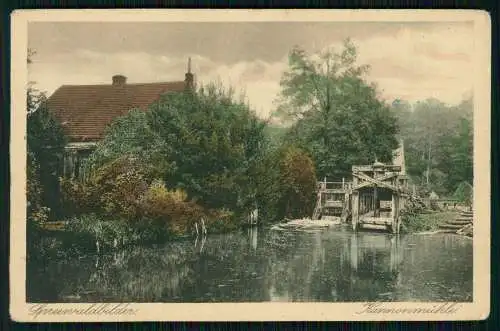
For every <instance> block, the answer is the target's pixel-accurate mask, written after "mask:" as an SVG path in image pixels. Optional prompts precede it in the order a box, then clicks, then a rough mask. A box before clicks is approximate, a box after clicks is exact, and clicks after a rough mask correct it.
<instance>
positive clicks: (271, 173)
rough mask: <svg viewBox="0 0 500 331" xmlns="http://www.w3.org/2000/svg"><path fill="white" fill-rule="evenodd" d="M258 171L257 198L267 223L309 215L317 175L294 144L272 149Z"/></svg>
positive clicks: (309, 162) (310, 160) (312, 166)
mask: <svg viewBox="0 0 500 331" xmlns="http://www.w3.org/2000/svg"><path fill="white" fill-rule="evenodd" d="M259 164H260V166H259V169H258V171H257V175H256V181H257V196H256V198H257V201H258V205H259V207H261V208H260V209H261V211H260V213H261V215H262V216H263V219H265V220H267V221H268V222H274V221H281V220H283V218H285V217H288V218H299V217H305V216H310V215H311V214H312V208H313V207H314V198H315V195H314V192H315V190H316V175H315V168H314V164H313V161H312V159H311V158H310V157H309V156H308V155H307V153H306V152H305V151H303V150H301V149H299V148H297V147H294V146H282V147H280V148H279V149H271V150H269V151H268V153H267V154H266V155H265V156H264V157H263V158H262V159H261V161H260V163H259Z"/></svg>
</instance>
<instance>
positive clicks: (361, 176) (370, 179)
mask: <svg viewBox="0 0 500 331" xmlns="http://www.w3.org/2000/svg"><path fill="white" fill-rule="evenodd" d="M353 175H354V177H357V178H359V179H362V180H365V181H367V182H370V183H372V184H376V185H378V186H381V187H384V188H387V189H390V190H393V191H399V189H398V188H397V187H395V186H393V185H390V184H387V183H384V182H381V181H379V180H377V179H373V178H371V177H370V176H367V175H364V174H360V173H353ZM362 184H363V183H362ZM359 185H361V184H359ZM359 185H356V186H354V187H353V188H352V189H353V190H357V189H358V186H359Z"/></svg>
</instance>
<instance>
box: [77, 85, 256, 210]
mask: <svg viewBox="0 0 500 331" xmlns="http://www.w3.org/2000/svg"><path fill="white" fill-rule="evenodd" d="M264 127H265V123H264V122H262V121H260V120H259V119H258V118H257V117H256V115H255V114H254V113H253V112H252V111H251V110H250V109H249V108H248V106H247V105H245V104H244V103H243V102H237V101H234V98H233V94H232V91H226V90H224V89H222V88H221V87H219V86H216V85H214V84H212V85H208V86H205V87H201V88H200V89H199V90H198V91H195V92H188V91H187V92H185V93H170V94H166V95H164V96H163V97H162V98H161V100H159V101H158V102H156V103H155V104H153V105H151V106H150V108H149V110H148V111H147V112H141V111H132V112H130V113H129V114H128V115H126V116H124V117H122V118H119V119H117V120H116V121H115V122H114V123H113V124H112V125H111V126H110V128H109V130H108V131H107V134H106V136H105V138H104V140H103V141H102V142H101V143H100V144H99V145H98V147H97V149H96V151H95V152H94V153H93V155H92V156H91V157H90V159H89V160H88V162H87V166H89V167H96V168H97V167H99V166H100V165H102V164H103V163H106V162H110V161H112V160H113V159H115V158H117V157H119V156H121V155H124V154H127V155H129V156H134V157H136V158H140V159H142V160H144V161H145V162H147V163H150V164H154V165H155V167H156V170H157V172H156V173H157V174H158V176H159V177H158V178H161V179H162V180H164V182H165V183H166V185H167V187H169V188H171V189H174V188H179V189H182V190H184V191H185V192H187V194H188V198H189V199H190V200H193V201H197V202H198V203H200V204H202V205H203V206H204V207H206V208H214V209H219V208H228V209H231V210H239V211H243V210H244V209H246V208H249V207H250V206H251V205H252V201H254V200H255V195H256V192H255V190H256V185H255V183H254V181H253V180H252V173H253V172H254V170H255V167H256V164H257V160H258V157H259V154H260V149H261V148H262V147H263V144H264Z"/></svg>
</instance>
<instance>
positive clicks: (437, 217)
mask: <svg viewBox="0 0 500 331" xmlns="http://www.w3.org/2000/svg"><path fill="white" fill-rule="evenodd" d="M457 216H458V213H457V212H454V211H444V212H431V213H428V214H414V215H407V216H406V217H405V218H404V219H403V224H402V230H403V231H404V232H405V233H415V232H423V231H436V230H439V225H440V224H443V223H445V222H446V221H448V220H454V219H456V218H457Z"/></svg>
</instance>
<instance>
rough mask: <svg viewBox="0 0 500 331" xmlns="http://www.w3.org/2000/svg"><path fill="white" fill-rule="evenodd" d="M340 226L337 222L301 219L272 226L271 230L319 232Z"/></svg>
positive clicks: (339, 222)
mask: <svg viewBox="0 0 500 331" xmlns="http://www.w3.org/2000/svg"><path fill="white" fill-rule="evenodd" d="M339 224H341V221H340V219H338V220H312V219H310V218H302V219H295V220H290V221H288V222H286V223H280V224H276V225H274V226H273V227H272V228H271V230H282V231H283V230H320V229H326V228H329V227H330V226H333V225H339Z"/></svg>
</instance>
